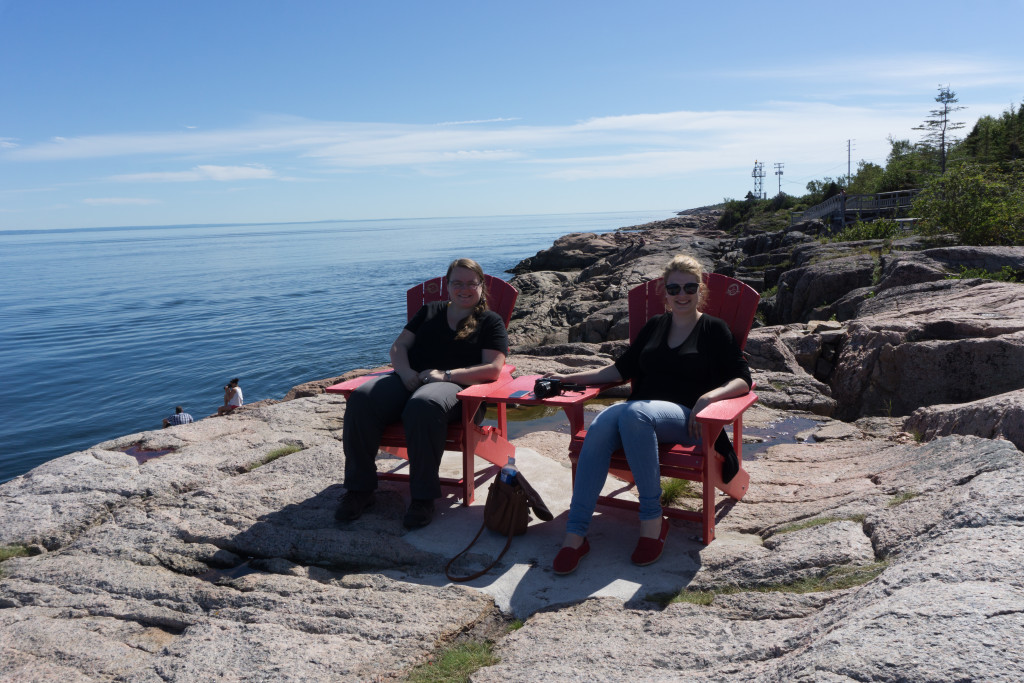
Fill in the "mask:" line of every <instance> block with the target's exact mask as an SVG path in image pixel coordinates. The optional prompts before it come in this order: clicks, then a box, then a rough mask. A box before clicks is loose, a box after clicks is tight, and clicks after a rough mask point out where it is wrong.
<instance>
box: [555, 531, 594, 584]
mask: <svg viewBox="0 0 1024 683" xmlns="http://www.w3.org/2000/svg"><path fill="white" fill-rule="evenodd" d="M589 552H590V541H588V540H587V539H585V538H584V539H583V543H581V544H580V547H579V548H570V547H568V546H566V547H565V548H562V549H561V550H559V551H558V554H557V555H555V561H554V562H553V563H552V564H551V568H552V569H554V570H555V573H556V574H558V575H559V576H565V575H566V574H572V573H573V572H574V571H576V567H579V566H580V560H582V559H583V558H584V557H586V555H587V553H589Z"/></svg>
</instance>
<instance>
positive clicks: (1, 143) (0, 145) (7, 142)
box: [0, 138, 18, 149]
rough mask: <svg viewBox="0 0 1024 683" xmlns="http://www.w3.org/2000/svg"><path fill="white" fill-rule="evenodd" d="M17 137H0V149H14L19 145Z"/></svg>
mask: <svg viewBox="0 0 1024 683" xmlns="http://www.w3.org/2000/svg"><path fill="white" fill-rule="evenodd" d="M14 140H15V138H0V149H14V148H15V147H17V146H18V143H16V142H15V141H14Z"/></svg>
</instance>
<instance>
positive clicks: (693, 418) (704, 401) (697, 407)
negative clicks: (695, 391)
mask: <svg viewBox="0 0 1024 683" xmlns="http://www.w3.org/2000/svg"><path fill="white" fill-rule="evenodd" d="M712 403H714V400H712V399H710V398H708V395H707V394H704V395H703V396H701V397H700V398H698V399H697V402H696V403H694V404H693V409H692V410H691V411H690V438H692V439H699V438H700V432H701V426H700V423H699V422H697V413H699V412H700V411H702V410H704V409H705V408H707V407H708V406H709V405H711V404H712Z"/></svg>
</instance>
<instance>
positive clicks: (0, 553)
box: [0, 545, 28, 562]
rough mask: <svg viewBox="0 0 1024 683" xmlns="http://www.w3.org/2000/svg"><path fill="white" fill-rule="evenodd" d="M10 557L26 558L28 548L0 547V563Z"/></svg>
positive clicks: (16, 546) (15, 546) (19, 546)
mask: <svg viewBox="0 0 1024 683" xmlns="http://www.w3.org/2000/svg"><path fill="white" fill-rule="evenodd" d="M12 557H28V548H26V547H25V546H23V545H0V562H3V561H5V560H9V559H11V558H12Z"/></svg>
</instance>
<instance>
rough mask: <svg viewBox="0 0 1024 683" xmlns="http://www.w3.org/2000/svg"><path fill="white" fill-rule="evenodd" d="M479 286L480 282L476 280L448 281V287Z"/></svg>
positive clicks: (472, 287)
mask: <svg viewBox="0 0 1024 683" xmlns="http://www.w3.org/2000/svg"><path fill="white" fill-rule="evenodd" d="M479 286H480V283H479V282H477V281H476V280H470V281H469V282H462V281H461V280H456V281H455V282H449V283H448V287H449V288H450V289H476V288H477V287H479Z"/></svg>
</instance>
